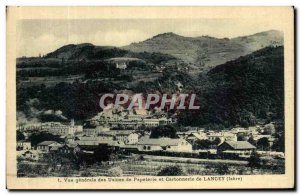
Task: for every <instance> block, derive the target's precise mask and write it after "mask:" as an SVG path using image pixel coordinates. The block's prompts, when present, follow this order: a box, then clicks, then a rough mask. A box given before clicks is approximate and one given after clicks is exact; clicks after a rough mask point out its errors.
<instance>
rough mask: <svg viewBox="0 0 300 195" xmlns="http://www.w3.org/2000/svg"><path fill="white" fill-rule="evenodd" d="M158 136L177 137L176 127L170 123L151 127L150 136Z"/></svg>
mask: <svg viewBox="0 0 300 195" xmlns="http://www.w3.org/2000/svg"><path fill="white" fill-rule="evenodd" d="M160 137H169V138H178V136H177V135H176V129H175V128H174V127H173V126H170V125H165V126H158V127H155V128H154V129H152V131H151V134H150V138H160Z"/></svg>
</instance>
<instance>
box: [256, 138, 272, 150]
mask: <svg viewBox="0 0 300 195" xmlns="http://www.w3.org/2000/svg"><path fill="white" fill-rule="evenodd" d="M256 147H257V149H260V150H269V149H270V144H269V139H268V138H266V137H263V138H260V139H259V140H257V144H256Z"/></svg>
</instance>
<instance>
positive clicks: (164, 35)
mask: <svg viewBox="0 0 300 195" xmlns="http://www.w3.org/2000/svg"><path fill="white" fill-rule="evenodd" d="M157 37H181V36H180V35H178V34H175V33H173V32H165V33H161V34H158V35H155V36H153V38H157Z"/></svg>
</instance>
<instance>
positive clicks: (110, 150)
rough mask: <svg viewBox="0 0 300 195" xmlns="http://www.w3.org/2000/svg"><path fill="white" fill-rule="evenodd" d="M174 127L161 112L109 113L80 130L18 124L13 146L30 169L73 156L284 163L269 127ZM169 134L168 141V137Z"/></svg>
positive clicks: (72, 123) (83, 158) (73, 126)
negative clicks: (49, 158) (50, 159)
mask: <svg viewBox="0 0 300 195" xmlns="http://www.w3.org/2000/svg"><path fill="white" fill-rule="evenodd" d="M176 123H177V121H176V118H175V117H172V116H168V115H167V113H165V112H163V111H155V112H150V111H148V110H145V109H138V108H135V109H133V110H132V111H128V110H123V109H122V107H118V108H114V107H110V108H107V109H105V110H103V111H102V112H100V113H98V115H96V116H94V117H92V118H90V119H89V120H86V121H85V122H84V123H83V124H81V125H80V124H76V122H75V121H74V120H71V121H70V122H67V123H62V122H44V123H37V124H30V125H28V124H27V125H25V124H23V125H20V126H18V127H17V133H18V134H19V135H22V136H21V137H22V138H23V139H21V140H18V141H17V148H16V149H17V158H18V160H19V161H20V162H23V163H25V162H30V163H34V162H40V161H44V159H45V156H49V155H51V156H52V157H53V156H55V155H58V156H60V155H72V156H75V157H76V158H77V159H78V158H80V162H84V163H87V164H93V163H96V162H99V161H100V162H109V163H111V164H113V163H114V161H119V159H118V158H116V156H118V155H123V156H132V155H138V156H139V158H140V160H145V159H147V158H148V159H151V160H152V158H153V159H156V160H159V161H161V160H162V161H166V160H167V161H169V162H178V160H183V161H182V162H187V161H188V162H194V163H201V162H202V163H203V159H206V160H208V161H207V162H212V163H214V161H217V162H223V161H224V162H226V163H228V162H229V163H230V162H234V163H236V162H237V163H238V162H241V163H242V164H243V163H244V162H248V161H249V159H251V157H252V156H253V155H254V154H255V155H257V156H259V159H266V160H269V159H273V160H276V159H280V160H284V153H283V152H280V151H275V150H272V145H273V144H274V142H275V141H276V138H275V137H274V135H275V132H274V131H275V128H274V124H273V123H269V124H265V125H260V124H258V125H255V126H250V127H248V128H244V127H234V128H231V129H226V130H212V129H205V128H200V127H181V128H180V129H179V130H174V128H173V126H174V125H176ZM168 132H171V134H172V133H173V135H172V136H168V135H167V134H168ZM43 133H44V134H45V133H46V134H47V135H49V134H50V135H53V137H52V139H47V137H44V138H43V139H41V141H40V142H39V143H35V144H33V143H32V141H30V137H31V136H33V135H39V134H43ZM53 138H55V139H53ZM112 156H113V157H112ZM185 160H186V161H185ZM119 162H120V161H119ZM207 162H206V163H207ZM141 174H142V173H141Z"/></svg>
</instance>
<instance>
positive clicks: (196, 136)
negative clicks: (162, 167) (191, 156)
mask: <svg viewBox="0 0 300 195" xmlns="http://www.w3.org/2000/svg"><path fill="white" fill-rule="evenodd" d="M205 139H208V137H207V134H206V133H204V132H197V133H191V134H189V135H188V136H187V137H186V140H188V141H189V142H191V143H193V142H194V141H197V140H205Z"/></svg>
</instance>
